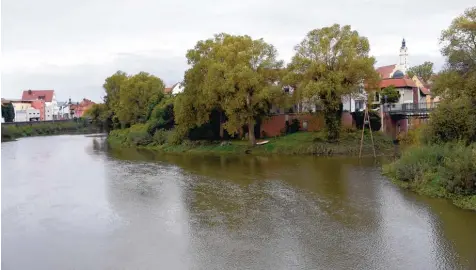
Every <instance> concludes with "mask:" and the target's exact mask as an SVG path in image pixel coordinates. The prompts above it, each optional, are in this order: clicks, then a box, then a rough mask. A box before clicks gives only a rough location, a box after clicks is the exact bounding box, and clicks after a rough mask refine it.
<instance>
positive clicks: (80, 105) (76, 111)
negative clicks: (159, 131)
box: [68, 98, 96, 118]
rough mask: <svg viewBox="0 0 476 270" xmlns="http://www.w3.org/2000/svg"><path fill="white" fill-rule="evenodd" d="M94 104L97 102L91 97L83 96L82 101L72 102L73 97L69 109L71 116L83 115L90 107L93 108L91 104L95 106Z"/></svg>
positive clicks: (78, 116)
mask: <svg viewBox="0 0 476 270" xmlns="http://www.w3.org/2000/svg"><path fill="white" fill-rule="evenodd" d="M94 104H96V103H95V102H93V101H91V100H89V99H86V98H83V100H82V101H81V102H76V103H74V102H73V103H72V102H71V99H70V101H69V104H68V105H69V111H70V116H72V117H73V118H80V117H83V116H84V113H85V112H86V111H87V110H88V109H89V108H91V106H93V105H94Z"/></svg>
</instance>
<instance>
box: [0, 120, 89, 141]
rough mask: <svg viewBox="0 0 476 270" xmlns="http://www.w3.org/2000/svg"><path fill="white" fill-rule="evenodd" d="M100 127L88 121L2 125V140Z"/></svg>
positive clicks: (87, 130) (82, 130) (77, 131)
mask: <svg viewBox="0 0 476 270" xmlns="http://www.w3.org/2000/svg"><path fill="white" fill-rule="evenodd" d="M97 131H98V129H97V128H95V127H94V126H91V125H89V124H88V123H87V122H86V121H70V122H54V123H52V122H47V123H41V122H40V123H32V124H26V125H25V124H23V125H2V141H8V140H14V139H16V138H21V137H29V136H42V135H54V134H64V133H79V132H97Z"/></svg>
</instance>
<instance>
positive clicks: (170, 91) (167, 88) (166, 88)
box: [164, 86, 173, 94]
mask: <svg viewBox="0 0 476 270" xmlns="http://www.w3.org/2000/svg"><path fill="white" fill-rule="evenodd" d="M172 88H173V86H172V87H165V88H164V93H165V94H170V93H172Z"/></svg>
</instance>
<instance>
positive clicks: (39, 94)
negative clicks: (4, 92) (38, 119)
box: [22, 90, 59, 121]
mask: <svg viewBox="0 0 476 270" xmlns="http://www.w3.org/2000/svg"><path fill="white" fill-rule="evenodd" d="M22 100H30V101H31V100H44V101H45V111H44V114H45V117H44V120H46V121H48V120H54V119H56V118H57V115H58V111H59V108H58V103H57V101H56V95H55V90H25V91H23V95H22Z"/></svg>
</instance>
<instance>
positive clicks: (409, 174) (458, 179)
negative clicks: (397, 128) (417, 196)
mask: <svg viewBox="0 0 476 270" xmlns="http://www.w3.org/2000/svg"><path fill="white" fill-rule="evenodd" d="M387 173H390V174H392V176H394V177H395V178H396V179H397V180H401V181H407V182H410V183H411V184H414V185H420V184H430V185H436V186H439V187H441V188H444V189H445V190H446V191H448V192H451V193H456V194H459V195H474V194H476V144H472V145H470V146H469V147H468V146H466V144H465V143H462V142H459V143H446V144H444V145H436V144H433V145H423V146H421V147H413V148H410V149H408V150H407V151H405V152H404V153H403V155H402V157H401V158H400V159H399V160H397V161H395V162H394V163H393V164H392V165H391V166H390V167H389V168H388V169H387Z"/></svg>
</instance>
